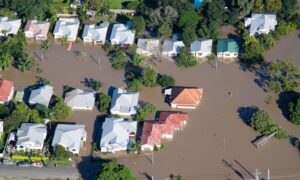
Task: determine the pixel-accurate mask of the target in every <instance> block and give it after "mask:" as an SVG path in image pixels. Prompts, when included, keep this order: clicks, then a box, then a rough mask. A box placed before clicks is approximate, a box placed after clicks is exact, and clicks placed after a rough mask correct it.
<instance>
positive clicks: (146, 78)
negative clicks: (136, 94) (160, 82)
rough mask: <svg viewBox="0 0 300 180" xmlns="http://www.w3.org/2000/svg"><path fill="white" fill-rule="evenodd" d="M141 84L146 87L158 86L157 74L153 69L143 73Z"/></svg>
mask: <svg viewBox="0 0 300 180" xmlns="http://www.w3.org/2000/svg"><path fill="white" fill-rule="evenodd" d="M141 82H142V83H143V85H144V86H146V87H155V86H157V72H156V71H155V70H154V69H153V68H151V67H147V68H145V69H144V70H143V72H142V77H141Z"/></svg>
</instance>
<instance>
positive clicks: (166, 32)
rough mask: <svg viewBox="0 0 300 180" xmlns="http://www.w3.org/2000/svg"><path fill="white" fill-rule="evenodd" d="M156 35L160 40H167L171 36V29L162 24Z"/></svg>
mask: <svg viewBox="0 0 300 180" xmlns="http://www.w3.org/2000/svg"><path fill="white" fill-rule="evenodd" d="M158 34H159V36H161V37H162V38H169V37H171V36H172V29H171V27H170V25H169V24H167V23H163V24H162V25H161V26H160V27H159V29H158Z"/></svg>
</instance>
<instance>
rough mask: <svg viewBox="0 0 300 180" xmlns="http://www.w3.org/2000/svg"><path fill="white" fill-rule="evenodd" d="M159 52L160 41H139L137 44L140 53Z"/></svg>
mask: <svg viewBox="0 0 300 180" xmlns="http://www.w3.org/2000/svg"><path fill="white" fill-rule="evenodd" d="M158 50H159V40H158V39H139V40H138V43H137V50H136V51H137V52H138V51H147V52H149V53H152V54H153V53H156V52H158Z"/></svg>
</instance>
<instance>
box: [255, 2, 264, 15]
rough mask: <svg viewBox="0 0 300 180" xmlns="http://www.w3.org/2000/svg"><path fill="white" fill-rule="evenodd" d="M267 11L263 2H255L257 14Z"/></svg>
mask: <svg viewBox="0 0 300 180" xmlns="http://www.w3.org/2000/svg"><path fill="white" fill-rule="evenodd" d="M264 9H265V7H264V3H263V0H255V1H254V6H253V10H254V11H255V12H263V11H264Z"/></svg>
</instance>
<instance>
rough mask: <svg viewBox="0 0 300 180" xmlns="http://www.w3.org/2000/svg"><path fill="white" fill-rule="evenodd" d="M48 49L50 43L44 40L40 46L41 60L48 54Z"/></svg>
mask: <svg viewBox="0 0 300 180" xmlns="http://www.w3.org/2000/svg"><path fill="white" fill-rule="evenodd" d="M49 47H50V41H49V40H44V41H43V42H42V44H41V50H42V60H44V56H45V55H46V53H47V52H48V49H49Z"/></svg>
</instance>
